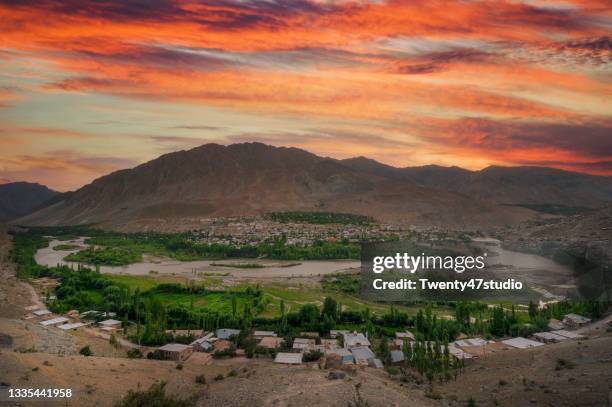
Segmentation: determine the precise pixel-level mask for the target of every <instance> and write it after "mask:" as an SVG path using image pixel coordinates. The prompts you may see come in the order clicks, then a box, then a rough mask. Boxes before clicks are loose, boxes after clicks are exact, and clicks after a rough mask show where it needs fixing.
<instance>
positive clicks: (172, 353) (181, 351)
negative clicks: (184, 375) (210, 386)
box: [158, 343, 193, 362]
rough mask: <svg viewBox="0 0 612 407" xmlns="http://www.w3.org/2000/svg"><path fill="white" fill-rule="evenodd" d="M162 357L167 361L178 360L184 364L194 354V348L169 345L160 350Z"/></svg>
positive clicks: (177, 344)
mask: <svg viewBox="0 0 612 407" xmlns="http://www.w3.org/2000/svg"><path fill="white" fill-rule="evenodd" d="M158 350H159V352H160V353H161V355H162V357H163V358H164V359H166V360H176V361H179V362H182V361H184V360H187V359H188V358H189V356H191V354H192V353H193V348H192V347H191V346H189V345H183V344H182V343H169V344H167V345H164V346H162V347H160V348H158Z"/></svg>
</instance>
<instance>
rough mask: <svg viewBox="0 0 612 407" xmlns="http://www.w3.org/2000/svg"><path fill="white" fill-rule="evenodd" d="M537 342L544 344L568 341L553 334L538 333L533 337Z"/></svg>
mask: <svg viewBox="0 0 612 407" xmlns="http://www.w3.org/2000/svg"><path fill="white" fill-rule="evenodd" d="M532 336H533V337H534V338H535V339H536V340H538V341H540V342H543V343H557V342H561V341H565V340H567V338H566V337H565V336H561V335H557V334H555V333H552V332H536V333H534V334H533V335H532Z"/></svg>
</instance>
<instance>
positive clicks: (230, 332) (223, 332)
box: [217, 328, 240, 339]
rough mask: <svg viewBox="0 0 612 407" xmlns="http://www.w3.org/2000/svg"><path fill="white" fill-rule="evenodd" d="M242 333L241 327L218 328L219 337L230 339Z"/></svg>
mask: <svg viewBox="0 0 612 407" xmlns="http://www.w3.org/2000/svg"><path fill="white" fill-rule="evenodd" d="M238 335H240V329H227V328H221V329H217V338H219V339H230V338H231V337H232V336H238Z"/></svg>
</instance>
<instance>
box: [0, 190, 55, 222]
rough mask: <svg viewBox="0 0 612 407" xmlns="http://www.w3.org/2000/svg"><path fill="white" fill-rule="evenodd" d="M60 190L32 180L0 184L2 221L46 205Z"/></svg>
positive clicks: (0, 218) (0, 220)
mask: <svg viewBox="0 0 612 407" xmlns="http://www.w3.org/2000/svg"><path fill="white" fill-rule="evenodd" d="M57 194H58V192H56V191H52V190H50V189H49V188H47V187H46V186H44V185H40V184H34V183H30V182H11V183H8V184H2V185H0V222H5V221H8V220H11V219H15V218H18V217H20V216H23V215H26V214H28V213H30V212H32V211H34V210H36V209H37V208H39V207H41V206H42V205H45V203H46V202H48V201H49V199H51V198H53V197H54V196H56V195H57Z"/></svg>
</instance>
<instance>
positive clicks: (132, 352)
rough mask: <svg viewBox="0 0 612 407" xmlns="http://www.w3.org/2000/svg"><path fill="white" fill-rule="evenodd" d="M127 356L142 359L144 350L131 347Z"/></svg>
mask: <svg viewBox="0 0 612 407" xmlns="http://www.w3.org/2000/svg"><path fill="white" fill-rule="evenodd" d="M127 356H128V358H130V359H141V358H142V356H143V355H142V351H141V350H140V349H138V348H133V349H129V350H128V351H127Z"/></svg>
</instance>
